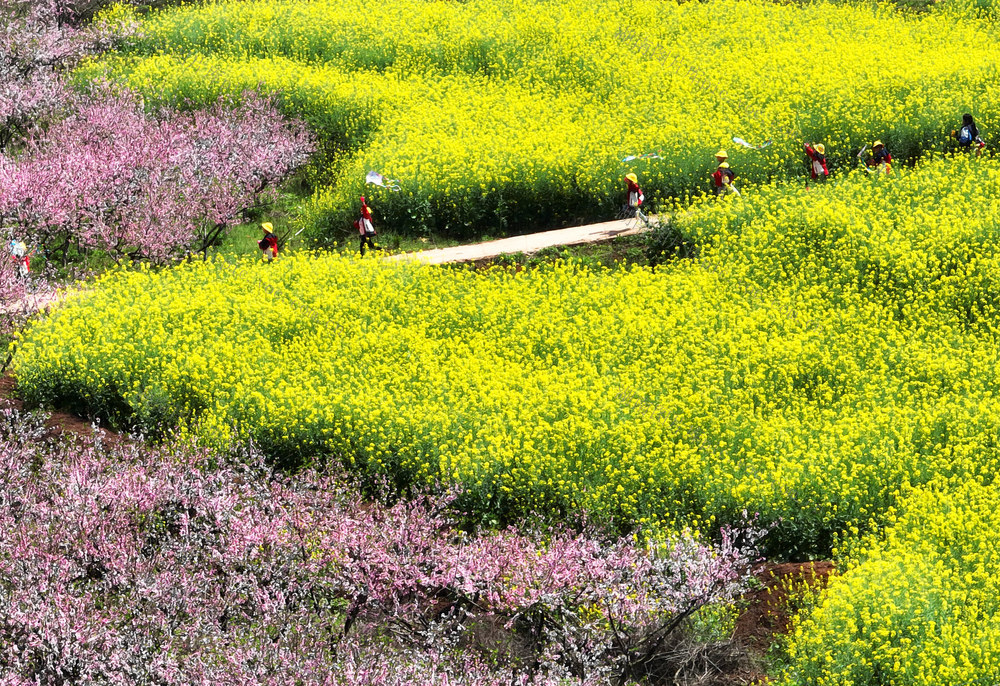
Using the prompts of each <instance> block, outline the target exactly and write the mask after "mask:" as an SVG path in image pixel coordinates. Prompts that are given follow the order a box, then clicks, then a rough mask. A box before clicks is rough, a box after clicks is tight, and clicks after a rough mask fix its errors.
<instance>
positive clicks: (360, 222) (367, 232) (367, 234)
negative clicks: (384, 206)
mask: <svg viewBox="0 0 1000 686" xmlns="http://www.w3.org/2000/svg"><path fill="white" fill-rule="evenodd" d="M354 226H355V227H356V228H357V229H358V238H359V242H360V245H359V246H358V248H359V249H360V251H361V256H362V257H364V255H365V246H366V245H367V246H368V247H370V248H371V249H372V250H381V249H382V248H380V247H378V246H377V245H375V224H374V223H372V211H371V209H370V208H369V207H368V203H366V202H365V196H363V195H362V196H361V216H360V217H359V218H358V219H355V220H354Z"/></svg>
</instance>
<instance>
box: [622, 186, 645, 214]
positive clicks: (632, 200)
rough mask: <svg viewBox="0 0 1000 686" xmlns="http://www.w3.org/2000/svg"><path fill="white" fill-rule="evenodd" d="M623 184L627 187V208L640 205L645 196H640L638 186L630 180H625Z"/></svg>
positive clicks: (640, 190)
mask: <svg viewBox="0 0 1000 686" xmlns="http://www.w3.org/2000/svg"><path fill="white" fill-rule="evenodd" d="M625 183H626V184H627V185H628V206H629V207H639V206H640V205H642V201H643V200H645V196H644V195H643V194H642V189H641V188H639V184H637V183H633V181H632V179H625Z"/></svg>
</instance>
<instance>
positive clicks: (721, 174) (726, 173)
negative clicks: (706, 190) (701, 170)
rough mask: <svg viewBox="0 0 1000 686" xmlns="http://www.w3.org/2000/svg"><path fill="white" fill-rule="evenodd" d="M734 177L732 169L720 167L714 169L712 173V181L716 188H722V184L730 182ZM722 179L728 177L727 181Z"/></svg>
mask: <svg viewBox="0 0 1000 686" xmlns="http://www.w3.org/2000/svg"><path fill="white" fill-rule="evenodd" d="M735 178H736V174H734V173H733V170H732V169H723V168H722V167H719V168H718V169H716V170H715V173H714V174H712V181H714V182H715V187H716V188H722V187H723V185H729V184H731V183H732V182H733V179H735ZM723 179H728V181H723Z"/></svg>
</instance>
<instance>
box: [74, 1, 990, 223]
mask: <svg viewBox="0 0 1000 686" xmlns="http://www.w3.org/2000/svg"><path fill="white" fill-rule="evenodd" d="M943 6H946V7H952V5H951V4H950V3H949V4H944V3H943ZM144 30H145V31H146V33H147V37H146V38H145V39H144V40H142V41H140V42H139V44H138V45H137V46H135V47H134V48H133V49H132V50H131V51H130V52H127V53H125V54H122V55H119V56H117V57H114V58H108V59H105V60H103V61H102V62H100V63H97V64H93V65H90V66H89V67H87V68H86V69H85V70H84V71H83V74H84V75H86V76H94V75H95V74H96V73H99V72H101V71H102V70H104V69H109V70H110V71H111V73H112V75H113V76H114V78H116V79H118V80H120V81H121V82H123V83H126V84H129V85H131V86H132V87H135V88H138V89H139V90H141V91H142V92H143V93H144V94H145V95H146V96H147V97H148V98H149V99H150V101H151V102H156V101H160V100H166V101H169V102H174V103H180V102H183V101H186V100H190V101H191V102H195V103H198V102H206V101H210V100H212V99H214V98H215V97H217V95H218V94H219V93H221V92H231V93H238V92H240V91H241V90H243V89H246V88H256V87H261V88H263V89H264V90H266V91H269V92H274V93H276V94H278V97H279V98H280V99H281V100H282V101H283V103H284V105H285V108H286V111H288V112H289V113H290V114H296V115H300V116H304V117H305V118H306V119H307V120H308V121H310V123H311V124H312V125H313V126H314V128H316V129H317V130H318V131H320V132H321V133H323V134H324V135H325V136H326V137H328V139H329V140H330V141H331V142H332V144H333V146H334V148H335V150H337V151H340V152H339V153H337V154H334V155H333V157H332V158H328V157H324V158H323V161H322V164H324V165H327V164H328V165H329V168H328V170H327V180H328V185H327V186H325V187H321V188H320V189H319V190H317V192H316V194H315V197H314V198H313V202H312V204H311V208H310V211H309V212H307V216H306V218H305V221H306V222H307V223H308V224H309V225H310V226H313V227H314V228H315V230H316V232H317V233H321V232H324V231H325V232H327V235H336V232H337V230H338V229H342V228H343V229H347V228H349V225H348V219H349V218H352V215H353V212H354V211H355V209H356V208H355V203H356V201H357V196H358V194H359V193H360V192H362V190H363V187H362V183H363V179H364V174H365V172H366V171H367V170H369V169H375V170H377V171H380V172H382V173H384V174H386V175H387V176H389V177H391V178H395V179H399V180H400V181H401V183H402V188H403V190H402V192H400V193H388V192H384V191H381V190H377V189H373V188H369V189H368V190H369V191H370V192H371V194H372V195H374V196H375V198H374V203H373V205H374V207H375V209H376V213H377V219H378V220H379V221H380V223H382V224H383V225H384V226H386V227H391V228H392V229H394V230H397V231H400V232H421V231H427V230H434V231H443V232H446V233H450V234H452V235H455V236H458V237H461V236H467V235H473V234H479V233H482V232H490V233H496V232H501V231H518V230H528V229H538V228H545V227H550V226H553V225H557V224H564V223H567V222H572V221H575V220H579V219H581V218H587V217H590V218H597V217H611V216H613V215H614V214H615V212H616V210H617V209H618V205H619V203H620V201H621V190H622V182H621V177H622V175H623V174H624V173H626V171H629V170H634V171H636V172H637V173H638V174H639V176H640V179H641V182H642V184H643V186H644V187H645V188H646V190H647V191H648V192H647V196H648V197H649V198H650V199H651V200H652V201H653V202H654V203H655V202H657V201H662V200H664V199H666V198H684V197H687V196H688V195H689V194H691V193H697V192H700V191H703V190H706V189H707V185H708V174H709V173H710V172H711V171H712V169H713V166H714V162H713V157H712V153H714V152H715V151H716V150H717V149H718V148H719V147H720V146H725V147H727V148H728V149H729V152H730V154H731V159H730V161H731V163H732V165H733V167H734V169H735V170H736V171H737V173H738V174H739V175H740V177H739V178H740V181H741V183H742V182H745V181H754V182H765V181H767V180H768V179H771V178H785V177H787V176H789V175H799V176H801V175H802V174H804V172H805V165H804V164H803V161H802V149H801V143H802V141H804V140H808V141H814V142H818V141H822V142H824V143H825V145H826V150H827V155H828V157H829V158H830V161H831V164H832V165H833V167H834V168H835V169H836V170H840V169H844V168H846V167H849V166H853V165H854V164H855V154H856V153H857V151H858V150H859V149H860V148H861V146H862V145H864V144H871V143H872V141H873V140H874V139H876V138H879V139H882V140H883V141H885V142H886V143H887V145H888V146H889V148H890V150H891V151H892V152H893V153H894V154H895V155H897V156H898V157H911V156H915V155H917V154H919V153H921V152H924V151H927V150H940V149H942V148H943V147H945V146H946V145H947V143H946V134H947V132H948V131H950V130H951V129H953V128H955V126H956V125H957V122H958V121H959V120H960V117H961V115H962V113H963V112H966V111H968V112H972V113H973V114H975V115H976V117H977V120H978V121H979V123H980V125H981V127H982V129H983V131H984V132H985V134H986V135H987V137H988V138H989V137H990V136H992V135H993V132H994V131H996V130H997V128H998V126H1000V112H998V110H997V105H996V103H997V102H1000V98H998V96H1000V92H998V85H997V84H998V79H997V74H998V68H1000V51H997V50H995V49H994V48H995V34H994V30H993V28H992V24H991V23H990V22H988V21H985V20H973V19H970V18H961V19H959V18H957V17H956V16H954V15H952V14H949V13H946V12H943V11H941V12H931V13H926V14H922V15H916V14H902V13H899V12H897V11H896V10H895V9H894V8H892V7H888V6H884V7H883V6H874V5H871V4H867V3H857V4H833V3H816V4H809V5H806V6H801V5H798V4H787V5H785V4H776V3H771V2H764V1H763V0H720V1H718V2H712V3H683V4H675V3H663V2H658V1H654V0H638V1H636V2H630V3H629V4H628V6H627V7H623V6H622V5H621V4H620V3H616V2H611V1H610V0H597V1H596V2H593V1H589V0H546V1H542V2H538V1H536V0H531V1H528V0H470V2H464V3H454V2H433V1H427V2H413V1H412V0H386V1H385V2H379V3H376V4H372V3H366V2H361V0H343V1H340V0H338V2H330V1H328V0H317V1H314V2H302V1H301V0H294V1H293V0H279V1H275V0H266V1H256V2H242V1H241V2H222V3H211V4H207V5H203V6H198V7H183V8H179V9H174V10H170V11H167V12H164V13H161V14H159V15H154V16H153V17H152V18H151V19H149V20H147V21H146V22H145V24H144ZM733 136H740V137H742V138H744V139H746V140H748V141H750V142H751V143H754V144H759V143H763V142H764V141H765V140H768V139H771V140H773V144H772V145H771V146H770V147H769V148H767V149H765V150H762V151H748V150H746V149H744V148H740V147H738V146H735V145H734V144H733V143H732V137H733ZM991 140H992V139H991ZM657 152H658V153H659V154H660V156H661V157H662V159H651V160H644V161H636V162H631V163H623V162H622V161H621V160H622V159H623V158H624V157H625V156H626V155H630V154H639V153H657Z"/></svg>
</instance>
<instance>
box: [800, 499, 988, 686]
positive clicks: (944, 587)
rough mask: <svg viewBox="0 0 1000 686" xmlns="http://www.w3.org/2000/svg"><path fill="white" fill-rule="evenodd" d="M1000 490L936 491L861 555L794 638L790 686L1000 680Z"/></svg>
mask: <svg viewBox="0 0 1000 686" xmlns="http://www.w3.org/2000/svg"><path fill="white" fill-rule="evenodd" d="M998 512H1000V490H998V489H997V487H996V486H991V487H984V486H982V485H980V484H977V483H962V482H960V481H959V482H957V483H956V484H953V485H948V484H945V483H935V484H933V485H932V486H929V487H926V488H921V489H918V490H917V491H915V492H914V493H912V494H911V495H910V496H909V497H908V498H906V499H905V501H903V503H902V504H901V507H900V511H899V512H898V513H896V514H894V515H893V517H892V523H891V525H890V526H889V527H888V530H887V531H886V533H885V534H884V535H880V536H878V537H872V538H871V539H870V540H868V541H867V542H866V544H865V545H864V546H862V548H861V550H860V551H859V552H857V553H855V557H854V558H853V560H852V561H851V562H850V563H849V565H848V568H847V569H846V571H845V572H844V574H843V575H842V576H841V577H839V578H834V579H833V580H832V582H831V586H830V588H829V589H828V592H827V594H826V596H825V598H824V599H823V600H822V601H821V602H820V604H819V606H818V607H817V608H816V609H815V610H814V611H813V612H811V613H810V616H809V618H808V619H807V620H805V621H804V622H802V623H801V624H799V626H798V627H797V628H796V629H795V632H794V635H793V636H792V639H791V649H790V653H791V657H792V659H793V666H792V667H791V668H789V669H788V670H787V672H786V674H785V675H784V680H783V681H782V682H780V683H783V684H786V685H787V686H793V685H799V684H815V685H816V686H862V685H868V684H900V685H903V684H905V685H906V686H941V685H942V684H963V685H964V684H969V685H971V686H992V685H993V684H996V683H997V681H998V680H1000V660H998V659H997V658H998V656H1000V575H998V574H997V571H998V569H1000V515H998Z"/></svg>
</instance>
